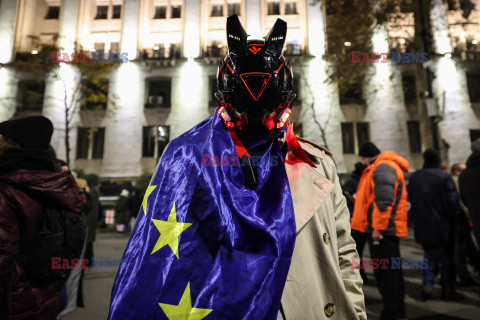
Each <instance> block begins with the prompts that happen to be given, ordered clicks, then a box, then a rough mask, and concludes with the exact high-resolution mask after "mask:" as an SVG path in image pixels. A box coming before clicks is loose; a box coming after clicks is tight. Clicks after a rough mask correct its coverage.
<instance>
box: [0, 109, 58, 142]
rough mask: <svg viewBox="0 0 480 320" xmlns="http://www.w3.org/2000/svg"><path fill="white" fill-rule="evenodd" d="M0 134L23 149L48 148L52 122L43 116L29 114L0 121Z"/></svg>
mask: <svg viewBox="0 0 480 320" xmlns="http://www.w3.org/2000/svg"><path fill="white" fill-rule="evenodd" d="M0 134H1V135H2V136H4V137H6V138H7V139H10V140H12V141H14V142H15V143H17V144H18V145H20V146H21V147H22V148H25V149H39V150H48V147H49V146H50V140H51V138H52V134H53V124H52V122H51V121H50V120H49V119H48V118H45V117H43V116H30V117H24V118H19V119H13V120H7V121H4V122H2V123H0Z"/></svg>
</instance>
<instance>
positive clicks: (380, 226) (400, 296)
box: [351, 142, 410, 320]
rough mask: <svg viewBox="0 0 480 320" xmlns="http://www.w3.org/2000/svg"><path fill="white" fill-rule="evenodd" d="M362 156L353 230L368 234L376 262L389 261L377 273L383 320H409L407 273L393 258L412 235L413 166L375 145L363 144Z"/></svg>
mask: <svg viewBox="0 0 480 320" xmlns="http://www.w3.org/2000/svg"><path fill="white" fill-rule="evenodd" d="M359 155H360V157H361V158H362V162H363V163H364V164H365V165H367V167H366V168H365V169H364V171H363V173H362V176H361V178H360V182H359V184H358V188H357V193H356V194H355V198H356V200H355V206H354V208H353V215H352V220H351V229H352V232H355V233H357V232H358V233H360V234H365V236H363V235H361V237H365V238H367V239H368V243H369V247H370V257H371V258H372V259H379V260H380V261H381V260H383V259H384V260H387V261H388V266H387V268H386V269H382V268H378V269H375V270H374V274H375V280H376V283H377V286H378V289H379V291H380V293H381V295H382V298H383V310H382V314H381V317H380V319H382V320H383V319H405V318H406V310H405V309H406V308H405V285H404V282H403V273H402V270H401V269H396V268H392V267H391V266H392V265H393V263H394V262H393V260H392V257H400V238H401V237H405V236H407V234H408V227H407V217H408V209H407V207H408V204H407V190H406V187H405V177H404V172H406V171H408V169H409V166H410V165H409V163H408V161H407V159H405V158H403V157H401V156H399V155H398V154H396V153H395V152H393V151H386V152H383V153H381V152H380V149H378V148H377V146H375V144H373V143H372V142H365V143H364V144H362V145H361V146H360V150H359ZM358 233H357V235H358ZM356 237H357V236H356ZM357 238H359V237H357Z"/></svg>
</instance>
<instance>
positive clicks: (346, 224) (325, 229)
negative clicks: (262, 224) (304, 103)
mask: <svg viewBox="0 0 480 320" xmlns="http://www.w3.org/2000/svg"><path fill="white" fill-rule="evenodd" d="M299 142H300V145H301V147H302V148H303V149H304V150H305V151H306V152H307V153H308V154H309V155H311V156H313V157H314V158H315V160H316V161H314V162H315V165H316V168H314V167H311V166H310V165H309V164H307V163H305V162H294V160H295V156H294V154H293V153H292V152H291V151H289V152H288V153H287V157H286V166H285V168H286V171H287V175H288V180H289V183H290V188H291V191H292V196H293V204H294V210H295V220H296V225H297V238H296V243H295V249H294V252H293V258H292V264H291V266H290V270H289V272H288V276H287V281H286V284H285V289H284V292H283V296H282V308H283V311H284V313H285V319H286V320H320V319H338V320H356V319H361V320H363V319H367V315H366V312H365V301H364V296H363V291H362V285H363V282H362V279H361V277H360V273H359V270H357V269H352V258H353V257H358V254H357V251H356V245H355V241H354V240H353V238H352V237H351V233H350V213H349V211H348V209H347V205H346V201H345V197H344V196H343V194H342V190H341V187H340V183H339V179H338V175H337V170H336V166H335V164H334V162H333V160H332V158H331V157H330V156H328V155H327V154H326V153H325V152H324V151H323V150H322V149H321V148H320V147H318V146H316V145H314V144H311V143H309V142H307V141H306V140H303V139H299Z"/></svg>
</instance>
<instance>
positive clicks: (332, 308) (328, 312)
mask: <svg viewBox="0 0 480 320" xmlns="http://www.w3.org/2000/svg"><path fill="white" fill-rule="evenodd" d="M324 311H325V315H326V316H327V318H330V317H331V316H333V314H334V313H335V305H334V304H333V303H328V304H327V305H326V306H325V308H324Z"/></svg>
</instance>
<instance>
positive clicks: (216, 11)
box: [210, 4, 223, 17]
mask: <svg viewBox="0 0 480 320" xmlns="http://www.w3.org/2000/svg"><path fill="white" fill-rule="evenodd" d="M222 16H223V5H221V4H215V5H212V11H211V12H210V17H222Z"/></svg>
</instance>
